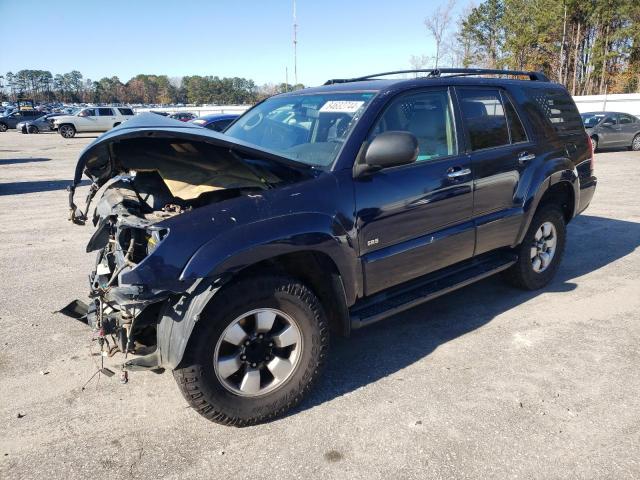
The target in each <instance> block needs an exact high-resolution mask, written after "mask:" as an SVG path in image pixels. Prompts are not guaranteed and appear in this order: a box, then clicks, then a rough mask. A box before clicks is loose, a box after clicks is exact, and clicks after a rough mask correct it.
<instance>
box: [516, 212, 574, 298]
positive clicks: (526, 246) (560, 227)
mask: <svg viewBox="0 0 640 480" xmlns="http://www.w3.org/2000/svg"><path fill="white" fill-rule="evenodd" d="M565 241H566V225H565V221H564V216H563V214H562V211H561V210H560V209H559V208H558V207H557V206H555V205H544V206H543V207H542V208H541V209H540V210H539V211H538V212H536V214H535V215H534V217H533V220H532V221H531V225H529V230H527V233H526V235H525V237H524V240H523V241H522V243H521V244H520V246H519V247H518V248H517V253H518V261H517V262H516V263H515V264H514V265H513V266H512V267H511V268H509V269H508V270H506V271H505V272H504V278H505V280H506V281H507V282H509V283H510V284H512V285H514V286H516V287H519V288H522V289H524V290H537V289H539V288H542V287H544V286H545V285H547V284H548V283H549V282H550V281H551V280H552V279H553V277H554V275H555V274H556V271H557V270H558V267H559V266H560V260H561V259H562V254H563V253H564V245H565Z"/></svg>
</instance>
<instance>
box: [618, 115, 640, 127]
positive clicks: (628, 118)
mask: <svg viewBox="0 0 640 480" xmlns="http://www.w3.org/2000/svg"><path fill="white" fill-rule="evenodd" d="M637 121H638V119H637V118H636V117H632V116H631V115H626V114H624V113H621V114H620V124H621V125H625V124H627V125H628V124H630V123H636V122H637Z"/></svg>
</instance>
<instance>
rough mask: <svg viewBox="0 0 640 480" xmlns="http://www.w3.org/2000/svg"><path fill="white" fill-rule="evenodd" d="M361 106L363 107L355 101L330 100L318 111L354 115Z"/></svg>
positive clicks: (360, 102) (362, 103) (361, 103)
mask: <svg viewBox="0 0 640 480" xmlns="http://www.w3.org/2000/svg"><path fill="white" fill-rule="evenodd" d="M362 105H364V102H362V101H356V100H330V101H328V102H327V103H325V104H324V105H323V106H322V108H320V111H321V112H331V113H355V112H357V111H358V109H359V108H360V107H362Z"/></svg>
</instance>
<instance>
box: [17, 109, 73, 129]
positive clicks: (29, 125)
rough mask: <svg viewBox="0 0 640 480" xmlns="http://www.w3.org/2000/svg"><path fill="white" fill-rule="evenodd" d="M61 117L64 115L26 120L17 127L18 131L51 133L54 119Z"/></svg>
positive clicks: (51, 114) (58, 114)
mask: <svg viewBox="0 0 640 480" xmlns="http://www.w3.org/2000/svg"><path fill="white" fill-rule="evenodd" d="M61 115H62V113H50V114H49V115H45V116H44V117H40V118H37V119H35V120H25V121H22V122H20V123H18V124H17V125H16V130H18V131H19V132H22V133H40V132H50V131H52V129H51V124H52V123H53V118H54V117H59V116H61Z"/></svg>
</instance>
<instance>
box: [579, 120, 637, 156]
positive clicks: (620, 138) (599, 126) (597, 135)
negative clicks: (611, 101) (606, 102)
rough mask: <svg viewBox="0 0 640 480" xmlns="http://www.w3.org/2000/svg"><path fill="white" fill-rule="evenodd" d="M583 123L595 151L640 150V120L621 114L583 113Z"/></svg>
mask: <svg viewBox="0 0 640 480" xmlns="http://www.w3.org/2000/svg"><path fill="white" fill-rule="evenodd" d="M581 116H582V122H583V123H584V128H585V130H586V131H587V134H588V135H589V136H590V137H591V142H592V143H593V149H594V150H596V149H597V148H608V147H627V148H630V149H631V150H636V151H638V150H640V119H639V118H638V117H634V116H633V115H629V114H628V113H619V112H587V113H582V114H581Z"/></svg>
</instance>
